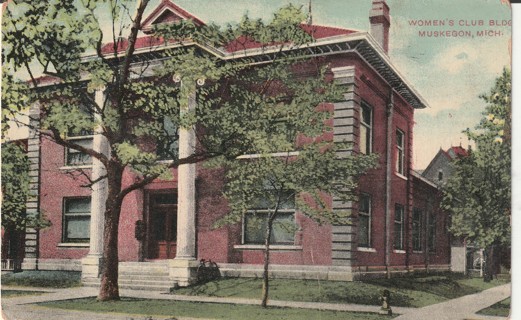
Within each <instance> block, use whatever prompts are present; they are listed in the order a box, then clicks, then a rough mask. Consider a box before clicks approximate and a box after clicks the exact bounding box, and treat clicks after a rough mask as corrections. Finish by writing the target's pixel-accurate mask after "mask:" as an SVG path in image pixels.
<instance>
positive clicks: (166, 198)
mask: <svg viewBox="0 0 521 320" xmlns="http://www.w3.org/2000/svg"><path fill="white" fill-rule="evenodd" d="M148 200H149V201H148V230H147V231H148V232H147V235H148V236H147V240H148V241H147V242H148V248H147V249H148V250H147V258H148V259H173V258H175V254H176V249H177V245H176V244H177V193H175V192H154V193H150V194H149V197H148Z"/></svg>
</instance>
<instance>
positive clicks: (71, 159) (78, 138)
mask: <svg viewBox="0 0 521 320" xmlns="http://www.w3.org/2000/svg"><path fill="white" fill-rule="evenodd" d="M80 110H81V111H80V112H82V113H85V114H86V115H87V116H88V117H90V118H91V119H92V120H93V119H94V116H93V114H92V112H90V111H88V110H87V108H86V107H82V108H80ZM93 134H94V131H93V130H88V129H81V130H79V132H78V131H75V130H73V129H72V128H71V129H69V131H68V132H67V140H69V141H70V142H73V143H75V144H77V145H79V146H81V147H84V148H88V149H91V148H92V135H93ZM90 164H92V157H91V156H90V155H88V154H85V153H83V152H80V151H78V150H75V149H71V148H66V149H65V165H68V166H84V165H90Z"/></svg>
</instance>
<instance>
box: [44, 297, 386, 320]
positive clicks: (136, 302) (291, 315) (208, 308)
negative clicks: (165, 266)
mask: <svg viewBox="0 0 521 320" xmlns="http://www.w3.org/2000/svg"><path fill="white" fill-rule="evenodd" d="M39 305H40V306H45V307H51V308H61V309H72V310H84V311H93V312H103V313H110V312H114V313H125V314H129V315H132V316H136V317H143V316H151V317H154V316H162V317H164V316H168V317H190V318H206V319H208V318H210V319H229V320H234V319H236V320H243V319H249V320H274V319H284V320H302V319H313V320H321V319H323V320H335V319H338V320H340V319H342V320H351V319H353V320H358V319H359V320H384V319H390V318H391V317H388V316H382V315H378V314H371V313H355V312H339V311H325V310H306V309H292V308H274V307H270V308H267V309H263V308H261V307H260V306H250V305H232V304H218V303H198V302H186V301H170V300H146V299H130V298H123V299H122V300H121V301H112V302H97V301H96V300H95V299H94V298H85V299H74V300H65V301H55V302H46V303H40V304H39Z"/></svg>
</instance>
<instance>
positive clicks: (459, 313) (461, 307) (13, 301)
mask: <svg viewBox="0 0 521 320" xmlns="http://www.w3.org/2000/svg"><path fill="white" fill-rule="evenodd" d="M2 289H3V290H9V289H13V290H28V291H45V292H46V293H45V294H42V295H32V296H21V297H13V298H5V299H2V318H3V319H5V320H40V319H41V320H47V319H71V320H73V319H78V320H80V319H81V320H90V319H92V320H98V319H101V320H105V319H107V320H108V319H116V320H130V319H135V320H138V319H139V320H142V319H145V318H146V316H145V315H129V314H116V313H110V314H108V313H94V312H84V311H70V310H60V309H51V308H45V307H41V306H38V305H35V303H39V302H46V301H56V300H67V299H77V298H86V297H94V296H96V295H97V293H98V289H97V288H90V287H79V288H68V289H48V288H45V289H42V288H20V287H3V288H2ZM120 295H121V296H122V297H132V298H142V299H161V300H177V301H197V302H211V303H227V304H246V305H252V304H253V305H259V304H260V300H258V299H241V298H218V297H200V296H184V295H170V294H164V293H160V292H150V291H142V290H125V289H123V290H120ZM509 295H510V285H509V284H508V285H503V286H500V287H496V288H492V289H489V290H486V291H484V292H482V293H478V294H474V295H470V296H465V297H461V298H458V299H454V300H450V301H447V302H444V303H439V304H436V305H432V306H427V307H425V308H420V309H415V308H402V307H394V308H393V312H394V313H395V314H402V316H400V317H398V318H396V319H401V320H403V319H405V320H407V319H413V320H417V319H436V320H438V319H440V320H448V319H454V320H456V319H458V320H459V319H462V320H463V319H472V320H474V319H476V320H478V319H480V320H485V319H501V318H498V317H483V316H475V315H474V313H475V312H477V311H479V310H481V309H483V308H486V307H488V306H490V305H492V304H494V303H496V302H499V301H501V300H503V299H505V298H507V297H508V296H509ZM268 304H269V305H270V306H277V307H287V308H301V309H318V310H335V311H356V312H378V311H379V309H380V308H379V307H378V306H367V305H357V304H336V303H318V302H297V301H278V300H270V301H269V303H268ZM466 306H467V307H466ZM468 306H470V307H468ZM433 315H436V317H435V318H433ZM154 319H169V317H166V316H165V317H157V316H156V317H154ZM177 319H179V320H188V319H190V318H177ZM199 320H201V319H199Z"/></svg>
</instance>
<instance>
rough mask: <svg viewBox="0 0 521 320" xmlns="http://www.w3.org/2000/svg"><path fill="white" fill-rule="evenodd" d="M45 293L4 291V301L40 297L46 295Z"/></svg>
mask: <svg viewBox="0 0 521 320" xmlns="http://www.w3.org/2000/svg"><path fill="white" fill-rule="evenodd" d="M44 293H45V292H44V291H28V290H2V299H5V298H15V297H21V296H38V295H41V294H44Z"/></svg>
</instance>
